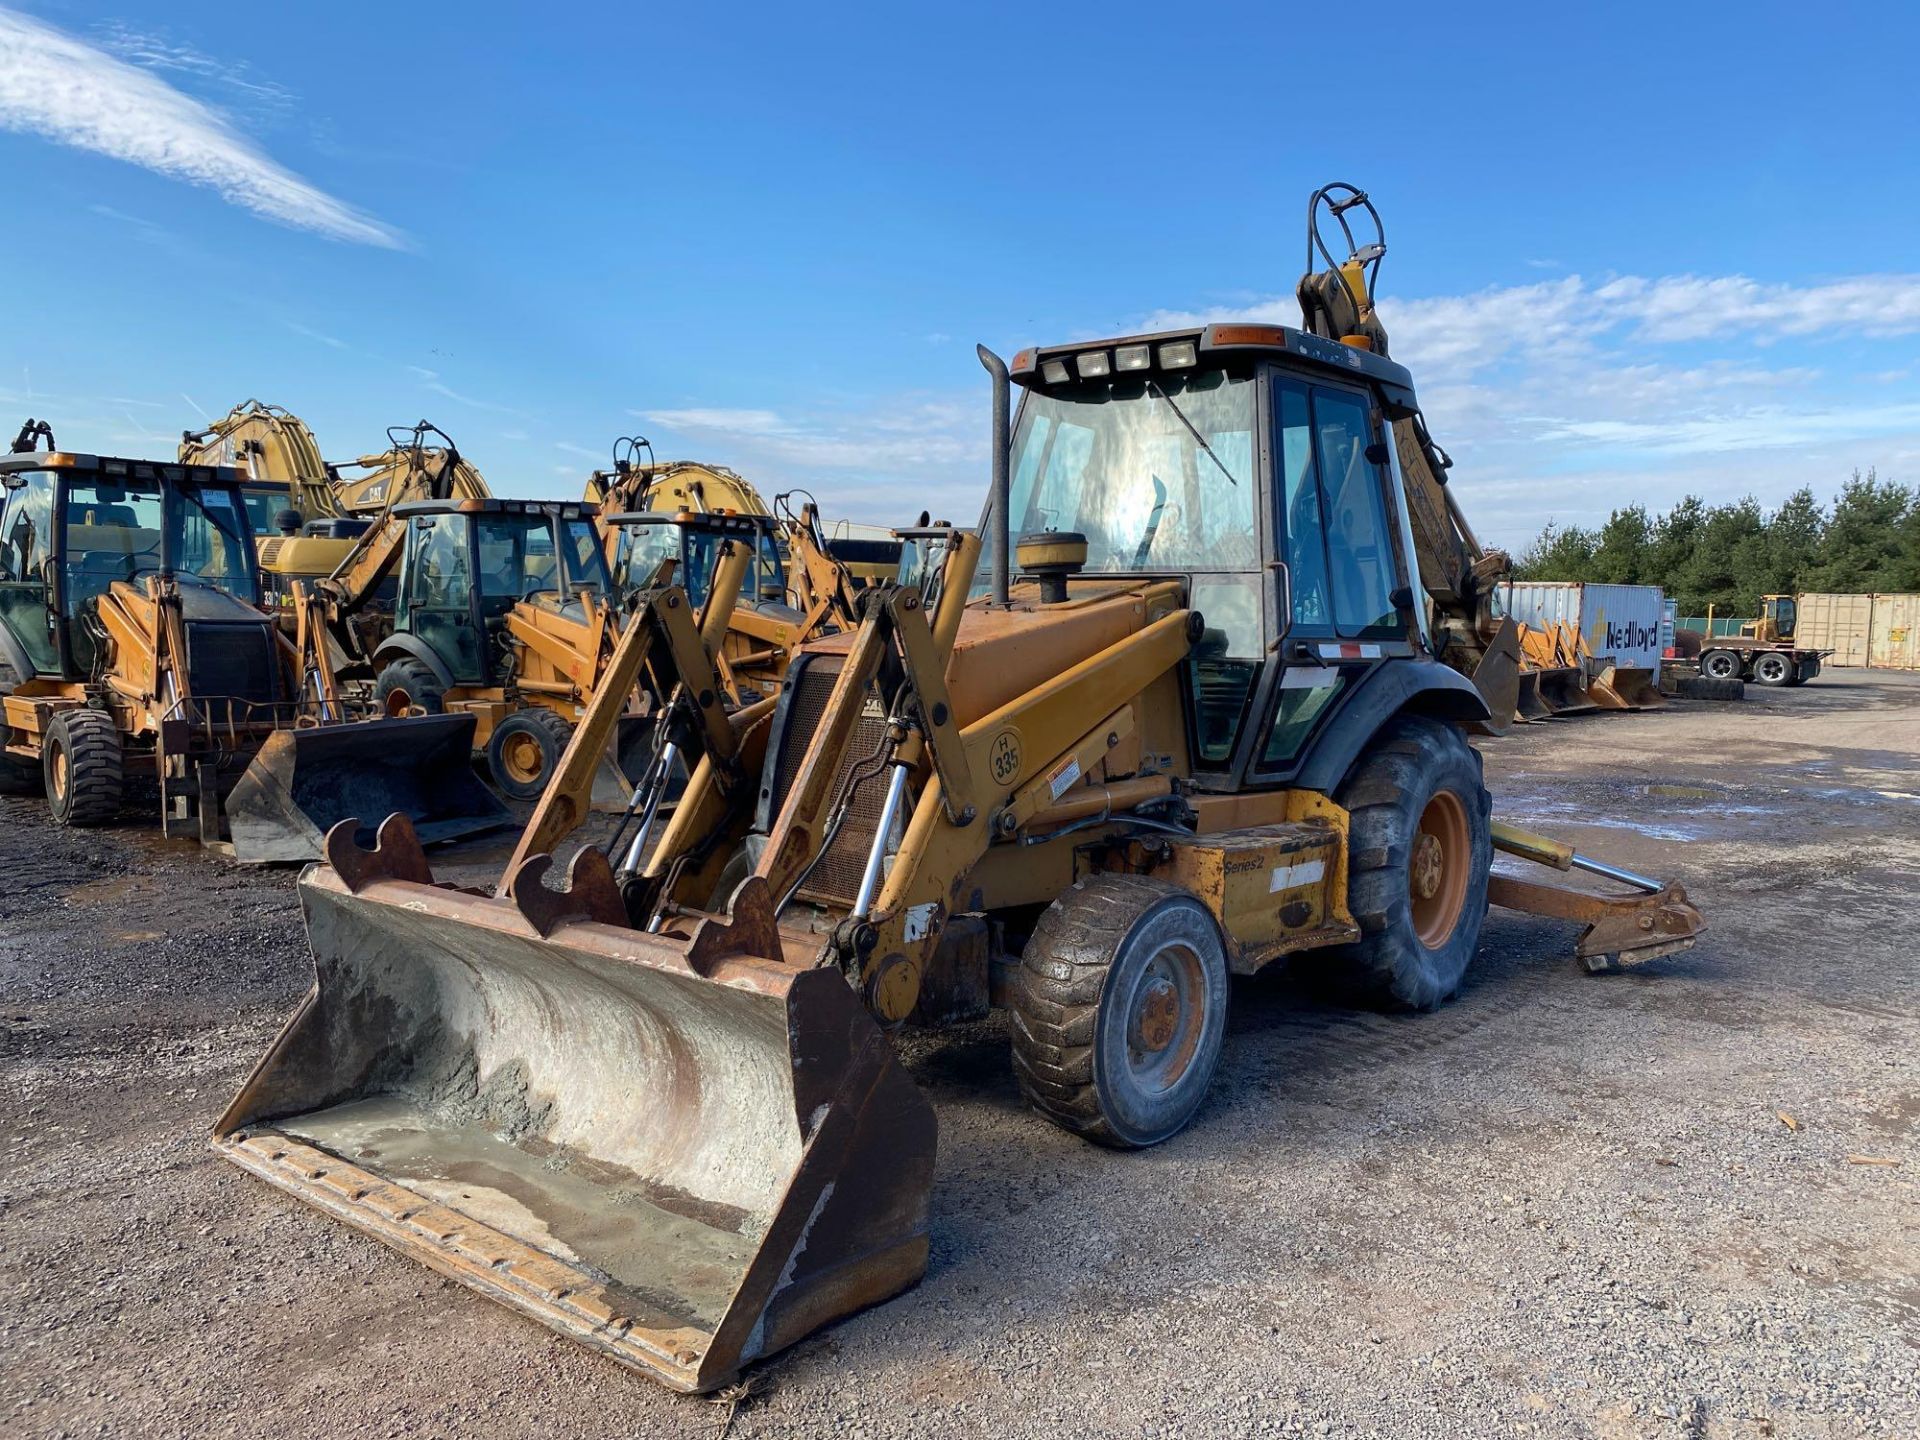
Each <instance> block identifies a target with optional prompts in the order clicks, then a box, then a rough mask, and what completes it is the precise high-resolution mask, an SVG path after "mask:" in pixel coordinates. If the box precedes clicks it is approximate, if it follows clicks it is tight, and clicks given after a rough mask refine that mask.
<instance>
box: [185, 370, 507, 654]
mask: <svg viewBox="0 0 1920 1440" xmlns="http://www.w3.org/2000/svg"><path fill="white" fill-rule="evenodd" d="M387 436H388V448H387V449H386V450H384V451H381V452H378V453H376V454H371V455H362V456H361V457H360V458H359V459H357V460H353V461H348V462H345V463H343V464H340V465H333V464H329V463H328V462H327V461H326V460H324V459H323V458H322V457H321V453H320V445H319V442H318V441H317V440H316V439H315V438H314V434H313V431H312V429H311V428H310V427H309V426H308V425H307V423H306V422H305V421H304V420H302V419H301V418H300V417H299V416H297V415H295V414H293V413H292V412H291V411H288V410H286V409H284V408H282V407H281V406H278V405H268V404H264V403H262V402H261V401H259V400H248V401H246V402H244V403H243V404H240V405H236V406H234V407H233V409H232V410H231V411H229V412H228V413H227V414H226V416H225V417H224V418H222V419H220V420H218V421H216V422H215V423H214V424H213V425H212V426H210V427H209V428H207V429H205V430H187V431H183V432H182V434H181V437H180V459H181V460H183V461H186V462H188V463H189V464H195V465H234V466H238V467H240V468H241V469H242V470H244V471H245V472H246V479H245V480H244V481H243V482H242V484H241V493H242V495H243V496H244V497H245V499H246V503H247V514H248V517H249V518H250V519H251V520H252V522H253V532H254V535H255V536H256V537H257V543H258V549H259V556H260V573H261V579H262V580H263V582H264V583H265V586H266V598H267V602H268V604H269V606H270V607H271V608H275V609H278V610H279V611H280V612H281V614H282V616H283V617H284V618H285V619H286V620H287V622H288V624H289V626H290V627H291V624H292V618H291V616H292V604H293V600H292V594H293V592H292V586H293V584H294V582H296V581H298V582H300V583H301V584H303V585H305V586H306V587H307V588H308V589H309V590H311V589H312V588H313V587H314V585H315V584H316V583H318V582H319V581H321V580H324V579H326V578H327V577H328V576H330V575H332V574H333V573H334V572H335V571H337V570H339V569H340V567H341V566H342V565H343V564H345V563H346V562H347V560H348V557H349V556H351V555H353V554H354V551H355V548H356V542H357V541H358V540H359V539H360V537H361V536H362V535H363V534H364V533H365V532H366V531H367V530H368V529H369V528H370V527H372V526H374V525H377V524H378V523H379V522H380V520H381V518H382V517H383V516H384V515H385V513H386V511H387V510H388V509H389V508H390V507H392V506H394V505H397V504H402V503H404V502H406V501H409V500H426V499H431V498H434V497H436V496H443V497H444V496H452V497H456V498H460V499H484V498H485V497H486V495H487V494H488V493H489V492H488V490H487V483H486V480H485V479H484V478H483V477H482V476H481V474H480V472H479V471H478V470H476V469H474V467H473V465H472V464H471V463H470V462H468V461H467V460H466V458H465V457H463V456H462V455H460V453H459V452H458V451H457V450H455V449H454V447H453V444H452V442H451V441H447V439H446V436H445V435H443V434H441V432H440V431H439V430H438V429H437V428H436V427H433V426H430V425H427V424H426V422H425V421H422V422H421V424H420V425H418V426H411V427H396V428H394V429H391V430H389V431H388V432H387ZM427 436H437V437H438V438H439V439H441V440H442V441H443V442H445V443H444V445H443V446H433V445H429V444H427V443H426V438H425V437H427ZM343 471H354V472H359V473H354V474H344V473H342V472H343ZM385 598H386V599H387V600H388V601H389V602H390V601H391V599H392V597H391V595H388V596H387V597H385Z"/></svg>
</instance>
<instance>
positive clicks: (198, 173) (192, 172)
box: [0, 9, 404, 249]
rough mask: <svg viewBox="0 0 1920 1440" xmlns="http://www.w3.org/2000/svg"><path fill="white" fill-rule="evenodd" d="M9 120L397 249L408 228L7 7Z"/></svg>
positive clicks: (132, 70)
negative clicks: (284, 163) (381, 217)
mask: <svg viewBox="0 0 1920 1440" xmlns="http://www.w3.org/2000/svg"><path fill="white" fill-rule="evenodd" d="M0 127H4V128H6V129H10V130H17V131H21V132H23V133H27V134H34V135H40V136H44V137H45V138H47V139H49V140H52V141H55V142H56V143H58V144H62V145H70V146H72V147H74V148H75V149H79V150H90V151H93V152H94V153H96V154H100V155H106V156H110V157H111V158H113V159H116V160H124V161H126V162H127V163H129V164H132V165H138V166H141V167H142V168H144V169H148V170H152V171H154V172H155V173H157V174H160V175H165V176H168V177H170V178H172V179H176V180H182V181H185V182H186V183H188V184H190V185H199V186H202V187H204V188H206V189H209V190H212V191H214V192H215V193H216V194H218V195H219V196H220V197H221V198H222V199H224V200H226V201H227V202H228V203H229V204H233V205H238V206H240V207H241V208H242V209H245V210H250V211H252V212H253V213H254V214H256V215H258V216H260V217H261V218H262V219H266V220H271V221H273V222H274V223H276V224H280V225H286V226H289V227H292V228H294V229H298V230H308V231H311V232H313V233H315V234H318V235H324V236H326V237H327V238H329V239H332V240H341V241H347V242H351V243H353V244H359V245H377V246H382V247H385V248H388V249H397V248H401V247H402V246H403V244H404V242H403V239H402V237H401V236H400V234H399V232H398V231H396V230H394V229H393V228H392V227H390V226H388V225H386V224H384V223H383V222H381V221H379V220H377V219H375V218H373V217H372V216H370V215H367V214H365V213H364V212H362V211H360V210H356V209H355V208H354V207H352V206H351V205H348V204H346V203H345V202H344V201H341V200H338V199H336V198H334V197H333V196H331V195H329V194H327V193H326V192H325V191H323V190H321V189H319V188H318V187H317V186H315V185H313V184H311V183H310V182H308V181H306V180H303V179H302V178H301V177H300V176H298V175H295V174H294V173H293V172H292V171H290V170H288V169H286V168H285V167H284V166H281V165H279V164H278V163H276V162H275V161H274V160H272V159H271V158H269V157H268V156H267V155H266V154H265V153H263V152H262V151H261V150H260V149H259V148H258V147H257V146H256V145H255V144H253V142H252V141H250V140H248V139H247V138H246V137H245V136H243V135H242V134H240V133H239V132H238V131H237V130H235V129H234V128H233V126H232V125H231V124H230V123H229V122H228V121H227V119H226V118H225V117H223V116H222V115H221V114H220V113H219V112H218V111H216V110H214V109H212V108H211V107H209V106H208V105H205V104H203V103H201V102H200V101H198V100H195V99H193V98H192V97H191V96H188V95H185V94H183V93H181V92H180V91H179V90H176V89H175V88H174V87H173V86H171V85H169V84H167V83H166V81H164V80H162V79H160V78H159V77H158V76H157V75H156V74H154V73H152V72H151V71H149V70H147V69H143V68H142V67H141V66H139V65H134V64H129V63H128V62H127V61H125V60H120V59H116V58H115V57H114V56H112V55H109V54H107V53H106V52H105V51H104V50H101V49H98V48H96V47H94V46H92V45H88V44H86V43H85V42H84V41H81V40H77V39H75V38H74V37H73V36H71V35H68V34H67V33H66V32H64V31H61V30H57V29H55V28H54V27H53V26H51V25H47V24H45V23H43V22H42V21H39V20H36V19H33V18H31V17H30V16H26V15H22V14H20V13H19V12H18V11H14V10H7V9H0Z"/></svg>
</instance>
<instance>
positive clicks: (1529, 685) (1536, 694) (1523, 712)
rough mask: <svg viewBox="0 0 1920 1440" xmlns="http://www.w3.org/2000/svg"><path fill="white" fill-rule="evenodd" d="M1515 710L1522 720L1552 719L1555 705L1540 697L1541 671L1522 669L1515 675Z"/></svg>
mask: <svg viewBox="0 0 1920 1440" xmlns="http://www.w3.org/2000/svg"><path fill="white" fill-rule="evenodd" d="M1514 678H1515V681H1516V682H1517V684H1516V688H1515V691H1514V710H1515V713H1516V714H1517V715H1518V716H1519V717H1520V719H1522V720H1551V719H1552V718H1553V707H1552V706H1550V705H1548V704H1547V702H1546V701H1544V700H1542V699H1541V698H1540V672H1539V671H1538V670H1522V671H1521V672H1520V673H1519V674H1518V675H1517V676H1515V677H1514Z"/></svg>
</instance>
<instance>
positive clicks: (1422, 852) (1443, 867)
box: [1412, 830, 1447, 900]
mask: <svg viewBox="0 0 1920 1440" xmlns="http://www.w3.org/2000/svg"><path fill="white" fill-rule="evenodd" d="M1412 864H1413V893H1414V894H1416V895H1418V896H1419V897H1420V898H1421V899H1422V900H1431V899H1432V898H1433V897H1434V896H1435V895H1437V894H1439V893H1440V883H1441V881H1443V880H1444V879H1445V878H1446V873H1447V855H1446V850H1445V848H1444V847H1443V846H1442V845H1441V843H1440V839H1439V837H1438V836H1436V835H1432V834H1429V833H1428V832H1427V831H1424V830H1423V831H1421V832H1420V838H1419V839H1418V840H1416V841H1414V844H1413V862H1412Z"/></svg>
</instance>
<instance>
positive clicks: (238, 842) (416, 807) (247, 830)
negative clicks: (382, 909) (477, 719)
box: [225, 715, 513, 865]
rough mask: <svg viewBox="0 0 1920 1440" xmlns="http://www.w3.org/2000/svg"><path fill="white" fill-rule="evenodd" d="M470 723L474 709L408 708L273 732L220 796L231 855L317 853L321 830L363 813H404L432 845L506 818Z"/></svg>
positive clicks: (265, 857)
mask: <svg viewBox="0 0 1920 1440" xmlns="http://www.w3.org/2000/svg"><path fill="white" fill-rule="evenodd" d="M473 730H474V717H473V716H472V715H408V716H405V717H402V718H398V719H385V720H366V721H359V722H342V723H340V724H337V725H315V726H312V727H309V728H307V729H299V730H279V731H276V732H275V733H274V734H272V735H270V736H268V737H267V742H266V744H264V745H262V746H261V747H260V753H259V754H258V755H256V756H255V757H254V758H253V762H252V763H251V764H250V765H248V766H247V769H246V773H245V774H243V775H242V776H241V777H240V780H239V783H238V784H236V785H235V786H234V787H233V789H232V791H231V792H229V794H228V795H227V798H226V804H225V809H226V816H227V831H228V834H229V835H230V836H231V837H232V840H233V853H234V858H235V859H236V860H240V861H242V862H245V863H247V864H255V865H264V864H274V863H281V864H292V863H299V864H304V863H305V862H307V861H309V860H318V859H319V858H320V856H321V853H322V849H323V842H324V840H325V837H326V834H327V832H328V831H329V830H331V829H332V828H333V827H334V826H335V825H338V824H339V823H340V822H341V821H342V820H348V819H353V818H355V817H357V816H361V815H391V814H396V813H398V814H402V815H405V816H407V817H408V818H409V819H410V820H411V821H412V822H413V826H414V830H415V833H416V834H418V836H419V837H420V839H421V841H422V842H423V843H425V844H429V845H431V844H439V843H443V842H445V841H448V840H458V839H461V838H463V837H465V836H468V835H477V834H480V833H481V832H483V831H487V830H496V829H499V828H501V827H502V826H505V825H509V824H511V823H512V821H513V817H512V816H511V815H510V814H509V813H508V811H507V807H506V806H505V805H503V804H501V803H500V800H499V798H498V797H496V796H495V795H494V793H493V792H492V791H491V790H489V789H488V788H487V787H486V786H485V785H484V784H482V783H481V781H480V778H479V776H477V775H476V774H474V771H473ZM361 838H362V839H363V840H366V841H371V840H372V838H373V835H372V831H371V830H370V829H369V830H366V831H364V832H363V834H362V836H361Z"/></svg>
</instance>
